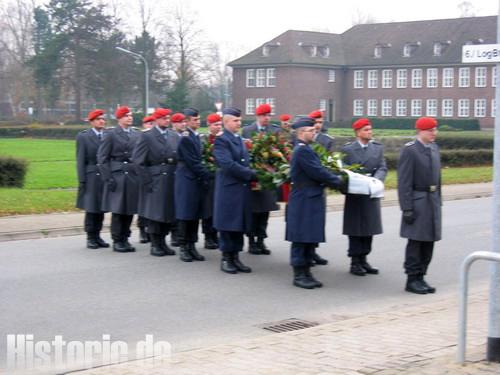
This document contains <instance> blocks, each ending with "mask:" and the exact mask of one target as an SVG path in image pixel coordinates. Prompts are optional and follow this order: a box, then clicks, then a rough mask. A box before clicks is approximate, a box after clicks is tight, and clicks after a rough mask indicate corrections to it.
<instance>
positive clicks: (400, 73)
mask: <svg viewBox="0 0 500 375" xmlns="http://www.w3.org/2000/svg"><path fill="white" fill-rule="evenodd" d="M407 78H408V72H407V71H406V69H398V70H397V88H398V89H405V88H406V85H407V84H406V80H407Z"/></svg>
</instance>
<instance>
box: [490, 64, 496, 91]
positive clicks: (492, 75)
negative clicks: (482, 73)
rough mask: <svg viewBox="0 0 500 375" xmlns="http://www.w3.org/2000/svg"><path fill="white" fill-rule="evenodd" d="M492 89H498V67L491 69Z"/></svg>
mask: <svg viewBox="0 0 500 375" xmlns="http://www.w3.org/2000/svg"><path fill="white" fill-rule="evenodd" d="M491 87H497V67H496V66H492V67H491Z"/></svg>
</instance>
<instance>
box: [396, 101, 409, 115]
mask: <svg viewBox="0 0 500 375" xmlns="http://www.w3.org/2000/svg"><path fill="white" fill-rule="evenodd" d="M407 106H408V103H407V100H406V99H397V100H396V116H398V117H405V116H406V113H407Z"/></svg>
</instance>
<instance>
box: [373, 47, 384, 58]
mask: <svg viewBox="0 0 500 375" xmlns="http://www.w3.org/2000/svg"><path fill="white" fill-rule="evenodd" d="M373 57H375V58H376V59H380V58H381V57H382V47H381V46H375V49H374V50H373Z"/></svg>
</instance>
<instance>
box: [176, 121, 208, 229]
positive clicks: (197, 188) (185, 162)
mask: <svg viewBox="0 0 500 375" xmlns="http://www.w3.org/2000/svg"><path fill="white" fill-rule="evenodd" d="M184 134H185V135H183V136H182V137H181V139H180V142H179V146H178V148H177V157H178V160H179V164H178V165H177V171H176V172H175V215H176V218H177V219H178V220H197V219H201V218H202V217H203V196H204V195H205V194H206V193H207V187H208V179H209V178H210V173H209V171H208V170H207V169H206V168H205V167H204V166H203V164H202V145H201V141H200V138H199V137H198V136H197V135H196V134H195V133H194V131H192V130H191V129H188V130H186V132H185V133H184Z"/></svg>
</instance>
